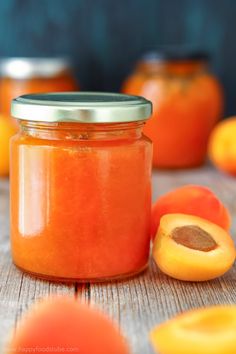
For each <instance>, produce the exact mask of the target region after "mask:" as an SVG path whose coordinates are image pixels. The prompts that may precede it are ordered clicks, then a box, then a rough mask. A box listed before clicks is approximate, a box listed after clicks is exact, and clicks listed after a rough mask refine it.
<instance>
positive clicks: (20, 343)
mask: <svg viewBox="0 0 236 354" xmlns="http://www.w3.org/2000/svg"><path fill="white" fill-rule="evenodd" d="M30 348H31V349H30ZM45 348H57V349H54V351H53V353H55V354H59V353H60V354H64V353H68V352H69V351H70V352H71V353H72V352H73V353H74V354H104V353H112V354H128V353H129V350H128V347H127V345H126V343H125V341H124V338H123V337H122V335H121V334H120V333H119V330H118V329H117V328H116V327H115V326H114V324H113V322H112V321H111V320H110V319H109V318H107V317H106V316H105V315H104V314H102V313H101V312H100V311H98V310H95V309H94V308H91V307H89V306H88V305H86V304H82V303H80V302H79V301H77V300H75V299H73V298H67V297H57V298H56V297H55V298H51V299H47V300H43V301H42V302H39V303H37V304H36V305H34V306H33V307H32V309H31V310H30V312H29V313H28V314H27V316H26V317H25V318H24V319H23V321H22V322H21V323H20V326H19V328H18V330H17V332H16V335H15V336H14V337H13V339H12V341H11V343H10V346H9V347H8V348H7V351H6V353H11V352H12V353H13V352H14V354H22V352H23V351H25V352H27V353H28V354H33V353H35V352H36V351H40V352H41V351H42V352H43V350H45ZM63 348H64V349H63Z"/></svg>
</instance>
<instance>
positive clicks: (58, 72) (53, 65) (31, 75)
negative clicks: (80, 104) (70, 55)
mask: <svg viewBox="0 0 236 354" xmlns="http://www.w3.org/2000/svg"><path fill="white" fill-rule="evenodd" d="M0 75H1V79H0V112H1V113H2V114H4V115H6V116H7V117H10V108H11V100H12V99H13V98H15V97H17V96H20V95H22V94H25V93H38V92H49V91H74V90H76V89H78V86H77V85H76V82H75V79H74V76H73V73H72V66H71V63H70V61H69V60H67V59H65V58H5V59H2V60H1V61H0Z"/></svg>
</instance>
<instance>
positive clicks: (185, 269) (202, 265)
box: [153, 214, 235, 281]
mask: <svg viewBox="0 0 236 354" xmlns="http://www.w3.org/2000/svg"><path fill="white" fill-rule="evenodd" d="M153 258H154V260H155V262H156V264H157V266H158V267H159V268H160V269H161V270H162V271H163V273H165V274H167V275H169V276H171V277H173V278H175V279H179V280H185V281H204V280H210V279H214V278H216V277H219V276H221V275H223V274H224V273H225V272H227V271H228V270H229V269H230V268H231V266H232V264H233V263H234V260H235V247H234V242H233V240H232V239H231V237H230V235H229V234H228V233H227V232H226V231H225V230H224V229H222V228H221V227H219V226H218V225H216V224H213V223H211V222H210V221H208V220H205V219H202V218H199V217H197V216H192V215H186V214H167V215H164V216H163V217H162V218H161V221H160V226H159V229H158V233H157V236H156V238H155V240H154V245H153Z"/></svg>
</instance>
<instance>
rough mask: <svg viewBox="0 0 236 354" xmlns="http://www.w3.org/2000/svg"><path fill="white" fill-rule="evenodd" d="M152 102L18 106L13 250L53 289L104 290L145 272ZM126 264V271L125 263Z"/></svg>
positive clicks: (32, 100)
mask: <svg viewBox="0 0 236 354" xmlns="http://www.w3.org/2000/svg"><path fill="white" fill-rule="evenodd" d="M151 110H152V105H151V102H149V101H148V100H146V99H144V98H142V97H137V96H129V95H122V94H112V93H91V92H87V93H86V92H76V93H48V94H30V95H24V96H21V97H18V98H16V99H15V100H13V103H12V115H13V117H15V118H16V119H18V121H19V125H20V132H19V133H18V134H17V135H15V136H14V137H13V138H12V140H11V180H10V189H11V221H10V224H11V225H10V228H11V232H10V233H11V250H12V257H13V261H14V263H15V265H16V266H17V267H18V268H20V269H21V270H23V271H25V272H28V273H30V274H32V275H35V276H39V277H41V278H44V279H50V280H54V281H72V280H75V281H104V280H109V279H119V278H123V277H127V276H132V275H135V274H137V273H140V272H142V271H143V270H145V269H146V268H147V265H148V258H149V251H150V223H151V168H152V143H151V141H150V140H149V138H147V137H146V136H145V135H143V134H142V129H143V126H144V123H145V121H146V120H147V119H148V118H149V117H150V115H151ZM121 255H122V262H121Z"/></svg>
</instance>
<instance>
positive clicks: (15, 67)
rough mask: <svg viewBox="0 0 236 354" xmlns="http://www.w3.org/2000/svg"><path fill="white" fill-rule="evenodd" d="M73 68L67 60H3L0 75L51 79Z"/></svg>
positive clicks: (58, 58)
mask: <svg viewBox="0 0 236 354" xmlns="http://www.w3.org/2000/svg"><path fill="white" fill-rule="evenodd" d="M70 68H71V63H70V61H69V60H68V59H67V58H62V57H55V58H2V59H1V60H0V75H1V76H6V77H10V78H12V79H33V78H50V77H55V76H58V75H61V74H62V73H63V72H64V71H65V70H68V69H70Z"/></svg>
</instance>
